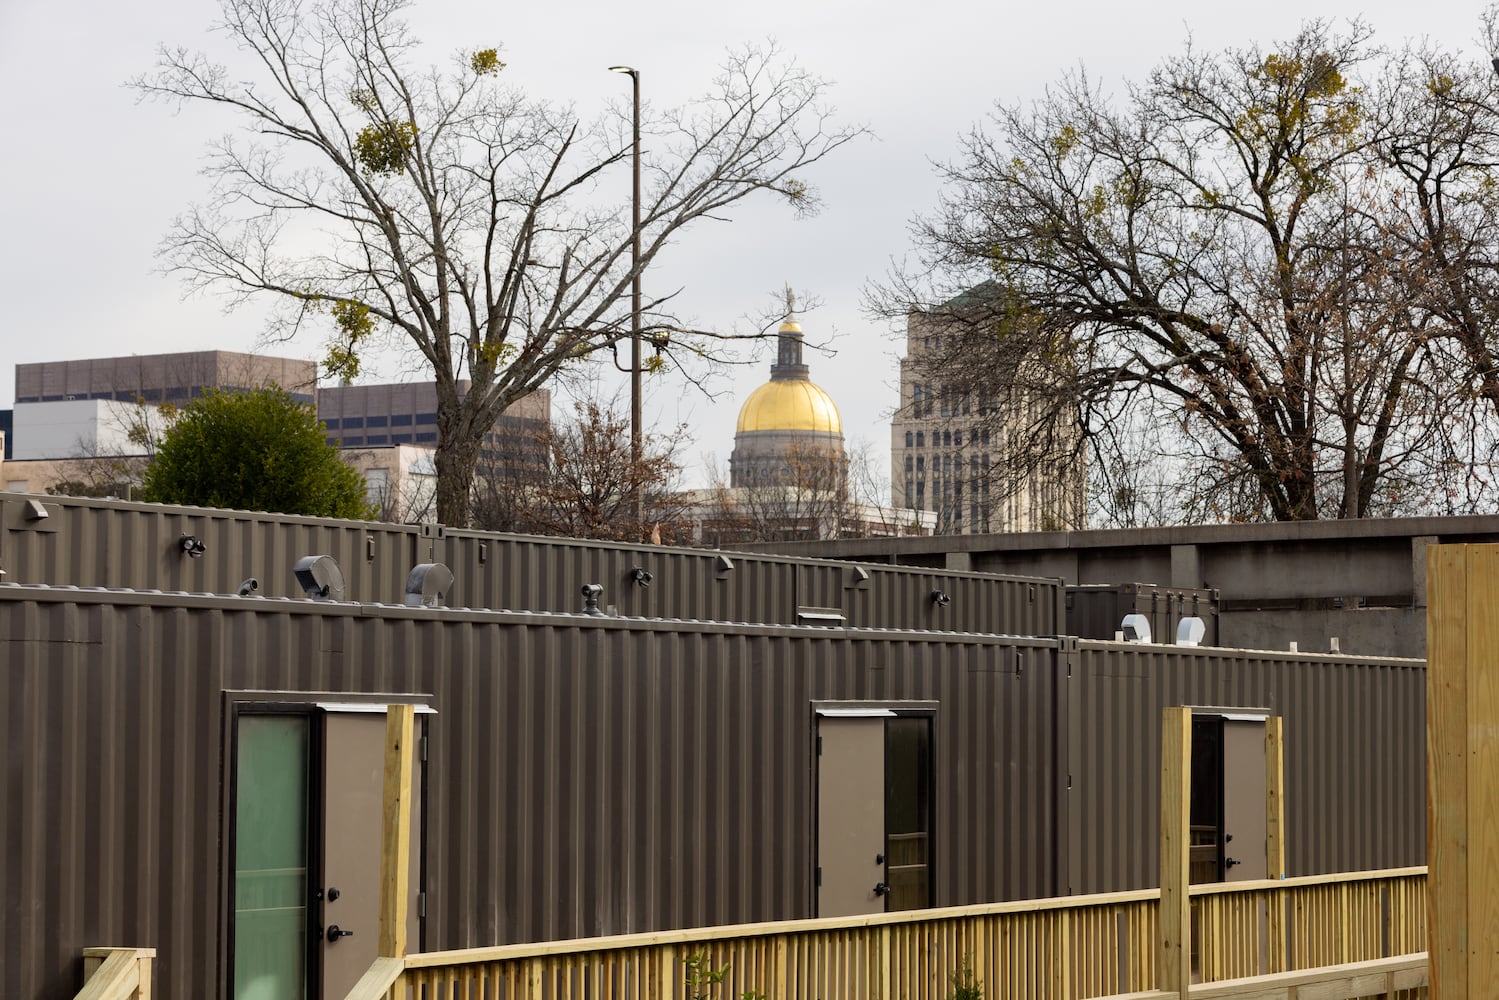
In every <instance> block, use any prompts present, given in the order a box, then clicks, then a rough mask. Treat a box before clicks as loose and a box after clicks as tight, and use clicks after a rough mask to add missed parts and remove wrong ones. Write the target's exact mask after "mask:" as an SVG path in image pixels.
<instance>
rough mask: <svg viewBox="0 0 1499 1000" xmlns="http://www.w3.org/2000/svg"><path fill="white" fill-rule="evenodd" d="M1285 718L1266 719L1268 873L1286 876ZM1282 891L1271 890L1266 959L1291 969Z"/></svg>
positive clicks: (1272, 969) (1272, 967) (1277, 966)
mask: <svg viewBox="0 0 1499 1000" xmlns="http://www.w3.org/2000/svg"><path fill="white" fill-rule="evenodd" d="M1283 733H1284V726H1283V720H1282V719H1281V717H1280V716H1278V715H1272V716H1270V718H1268V719H1266V720H1265V873H1266V877H1267V878H1275V879H1283V878H1285V877H1286V839H1285V831H1286V811H1285V810H1286V807H1285V802H1286V799H1285V781H1286V767H1285V742H1284V735H1283ZM1281 895H1282V894H1278V893H1271V894H1269V902H1268V903H1267V904H1266V906H1267V908H1268V911H1269V912H1268V913H1267V915H1266V920H1265V923H1266V928H1265V929H1266V934H1267V936H1268V938H1269V948H1268V949H1267V951H1266V959H1267V961H1268V962H1269V971H1270V972H1286V971H1288V970H1289V969H1290V962H1289V960H1288V957H1287V942H1286V906H1287V904H1288V901H1287V900H1285V899H1282V898H1280V897H1281Z"/></svg>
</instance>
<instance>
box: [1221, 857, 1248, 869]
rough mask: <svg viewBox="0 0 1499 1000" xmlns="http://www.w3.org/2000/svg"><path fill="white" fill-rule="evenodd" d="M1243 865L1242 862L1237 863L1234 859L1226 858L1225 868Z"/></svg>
mask: <svg viewBox="0 0 1499 1000" xmlns="http://www.w3.org/2000/svg"><path fill="white" fill-rule="evenodd" d="M1243 863H1244V862H1242V861H1235V860H1234V859H1233V858H1225V859H1224V861H1223V867H1225V868H1232V867H1233V866H1234V865H1242V864H1243Z"/></svg>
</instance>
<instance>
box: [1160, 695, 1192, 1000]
mask: <svg viewBox="0 0 1499 1000" xmlns="http://www.w3.org/2000/svg"><path fill="white" fill-rule="evenodd" d="M1191 798H1192V710H1191V709H1190V708H1167V709H1163V710H1162V712H1161V912H1160V945H1161V949H1160V952H1159V954H1158V955H1157V956H1156V986H1157V988H1159V989H1161V990H1163V991H1165V992H1168V993H1176V994H1178V995H1179V996H1181V997H1183V998H1184V1000H1185V997H1186V996H1187V991H1188V989H1189V988H1190V987H1191V985H1192V900H1191V897H1190V896H1189V895H1188V890H1187V884H1188V883H1187V879H1188V872H1189V859H1190V858H1191V854H1192V821H1191V811H1190V808H1191Z"/></svg>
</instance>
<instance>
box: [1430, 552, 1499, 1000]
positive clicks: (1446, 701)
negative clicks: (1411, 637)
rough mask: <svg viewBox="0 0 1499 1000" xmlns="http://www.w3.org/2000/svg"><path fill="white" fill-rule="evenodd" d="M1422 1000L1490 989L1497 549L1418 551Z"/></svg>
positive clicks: (1498, 855)
mask: <svg viewBox="0 0 1499 1000" xmlns="http://www.w3.org/2000/svg"><path fill="white" fill-rule="evenodd" d="M1426 558H1427V563H1426V567H1427V568H1426V593H1427V607H1426V657H1427V660H1426V768H1427V782H1426V825H1427V837H1426V842H1427V862H1428V865H1429V866H1430V876H1429V882H1428V887H1429V888H1428V895H1427V917H1428V921H1427V934H1428V946H1427V951H1428V953H1429V956H1430V963H1431V995H1432V996H1433V997H1438V998H1440V1000H1459V998H1467V997H1469V996H1480V995H1484V996H1486V995H1488V991H1489V990H1490V989H1491V988H1492V987H1493V984H1494V983H1496V982H1499V952H1496V950H1495V948H1494V942H1495V941H1499V907H1495V906H1494V902H1493V901H1494V899H1495V897H1496V895H1499V545H1433V546H1430V547H1429V548H1428V549H1427V550H1426Z"/></svg>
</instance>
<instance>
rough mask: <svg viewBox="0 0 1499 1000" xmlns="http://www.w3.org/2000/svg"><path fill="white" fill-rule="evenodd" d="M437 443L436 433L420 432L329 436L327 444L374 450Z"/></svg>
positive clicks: (337, 446) (336, 446)
mask: <svg viewBox="0 0 1499 1000" xmlns="http://www.w3.org/2000/svg"><path fill="white" fill-rule="evenodd" d="M436 441H437V432H436V431H422V432H421V433H419V434H370V435H367V436H365V437H346V438H337V437H332V436H331V435H330V436H329V438H328V443H329V444H331V445H332V446H333V447H335V448H375V447H379V446H381V445H390V444H434V443H436Z"/></svg>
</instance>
